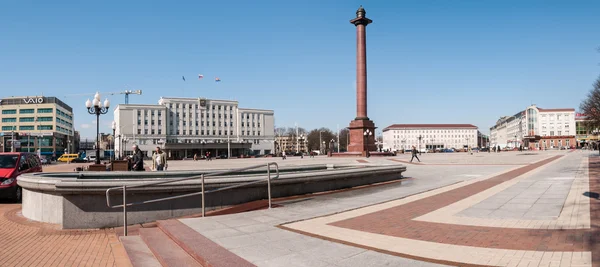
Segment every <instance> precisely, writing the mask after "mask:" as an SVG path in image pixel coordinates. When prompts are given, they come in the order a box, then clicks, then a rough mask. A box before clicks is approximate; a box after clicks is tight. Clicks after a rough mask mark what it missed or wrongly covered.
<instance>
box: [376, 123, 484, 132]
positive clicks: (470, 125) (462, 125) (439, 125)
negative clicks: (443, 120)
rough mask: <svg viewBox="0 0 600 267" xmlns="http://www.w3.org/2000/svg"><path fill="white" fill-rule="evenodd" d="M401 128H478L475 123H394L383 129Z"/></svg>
mask: <svg viewBox="0 0 600 267" xmlns="http://www.w3.org/2000/svg"><path fill="white" fill-rule="evenodd" d="M400 128H429V129H432V128H446V129H447V128H466V129H478V127H477V126H475V125H473V124H392V125H390V126H388V127H385V128H384V129H383V131H384V132H385V131H387V130H391V129H400Z"/></svg>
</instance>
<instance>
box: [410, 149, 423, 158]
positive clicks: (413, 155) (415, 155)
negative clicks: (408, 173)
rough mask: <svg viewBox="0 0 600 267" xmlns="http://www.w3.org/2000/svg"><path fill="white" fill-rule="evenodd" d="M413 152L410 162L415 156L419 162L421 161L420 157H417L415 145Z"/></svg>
mask: <svg viewBox="0 0 600 267" xmlns="http://www.w3.org/2000/svg"><path fill="white" fill-rule="evenodd" d="M411 152H412V153H411V154H412V158H410V162H412V161H413V159H414V158H417V160H418V161H419V162H421V160H420V159H419V157H417V148H416V147H415V146H413V147H412V151H411Z"/></svg>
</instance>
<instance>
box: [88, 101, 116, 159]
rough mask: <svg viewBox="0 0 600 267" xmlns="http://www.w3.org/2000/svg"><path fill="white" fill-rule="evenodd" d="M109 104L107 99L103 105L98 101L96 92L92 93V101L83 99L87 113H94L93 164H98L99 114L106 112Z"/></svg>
mask: <svg viewBox="0 0 600 267" xmlns="http://www.w3.org/2000/svg"><path fill="white" fill-rule="evenodd" d="M109 106H110V102H109V101H108V99H105V100H104V105H102V103H101V102H100V93H98V92H96V95H94V101H93V102H92V101H90V100H89V99H88V100H87V101H85V107H86V108H87V110H88V113H89V114H92V115H96V162H95V164H100V138H99V137H100V115H101V114H106V113H107V112H108V108H109Z"/></svg>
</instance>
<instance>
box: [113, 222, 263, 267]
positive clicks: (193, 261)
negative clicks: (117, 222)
mask: <svg viewBox="0 0 600 267" xmlns="http://www.w3.org/2000/svg"><path fill="white" fill-rule="evenodd" d="M156 225H157V227H154V228H142V229H139V236H122V237H120V239H121V243H122V244H123V247H124V248H125V251H126V252H127V256H128V257H129V261H130V262H131V265H132V266H133V267H161V266H164V267H171V266H190V267H195V266H202V267H225V266H236V267H246V266H255V265H254V264H252V263H250V262H248V261H246V260H244V259H242V258H241V257H239V256H237V255H235V254H234V253H232V252H230V251H229V250H227V249H225V248H223V247H221V246H219V245H218V244H216V243H215V242H213V241H211V240H210V239H208V238H206V237H205V236H203V235H201V234H199V233H198V232H196V231H195V230H193V229H192V228H190V227H188V226H187V225H185V224H183V223H182V222H180V221H179V220H176V219H172V220H165V221H157V223H156Z"/></svg>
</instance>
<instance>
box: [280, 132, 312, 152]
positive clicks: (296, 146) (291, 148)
mask: <svg viewBox="0 0 600 267" xmlns="http://www.w3.org/2000/svg"><path fill="white" fill-rule="evenodd" d="M307 141H308V139H307V138H306V136H304V135H301V136H300V137H296V136H277V137H276V138H275V153H277V154H278V153H281V152H283V151H285V153H286V154H287V155H293V154H294V153H307V152H308V142H307Z"/></svg>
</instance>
